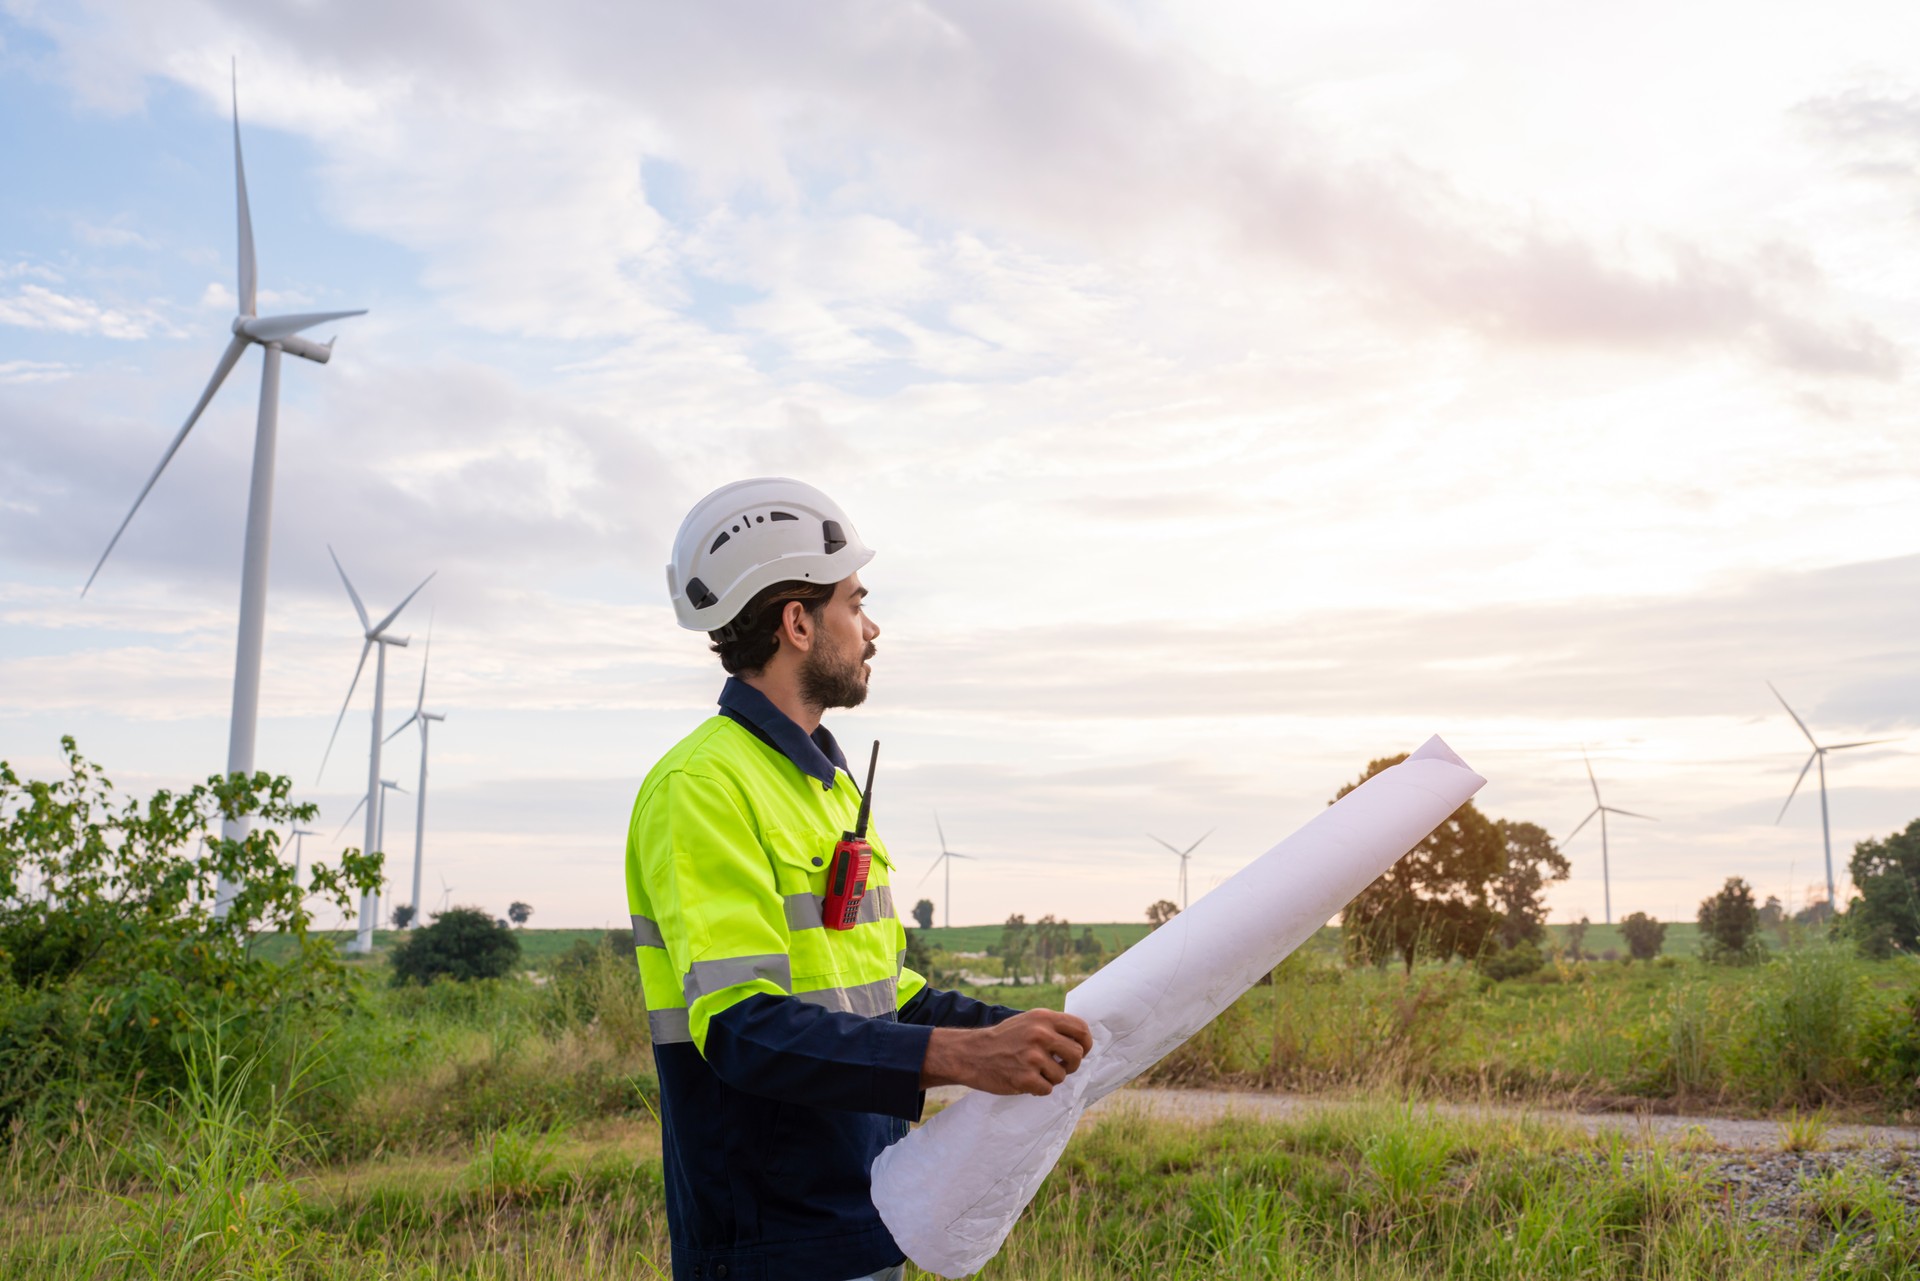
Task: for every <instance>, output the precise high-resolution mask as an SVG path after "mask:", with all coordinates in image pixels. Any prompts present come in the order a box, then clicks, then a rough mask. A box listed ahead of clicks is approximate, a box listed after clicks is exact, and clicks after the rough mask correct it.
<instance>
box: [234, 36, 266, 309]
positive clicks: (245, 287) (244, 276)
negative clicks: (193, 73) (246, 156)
mask: <svg viewBox="0 0 1920 1281" xmlns="http://www.w3.org/2000/svg"><path fill="white" fill-rule="evenodd" d="M233 188H234V202H235V204H236V205H237V206H238V207H239V222H240V314H241V315H243V316H251V315H253V311H254V296H255V294H256V293H257V292H258V290H259V285H260V273H259V267H258V265H257V264H256V263H255V262H254V258H253V214H252V213H251V212H250V211H249V210H248V208H247V167H246V165H245V163H243V162H242V161H241V159H240V62H239V59H237V58H236V59H235V60H234V65H233Z"/></svg>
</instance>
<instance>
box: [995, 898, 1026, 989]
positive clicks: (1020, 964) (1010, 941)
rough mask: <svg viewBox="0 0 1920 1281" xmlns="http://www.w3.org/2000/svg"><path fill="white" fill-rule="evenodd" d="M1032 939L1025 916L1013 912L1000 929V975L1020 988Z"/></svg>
mask: <svg viewBox="0 0 1920 1281" xmlns="http://www.w3.org/2000/svg"><path fill="white" fill-rule="evenodd" d="M1032 943H1033V938H1032V935H1031V932H1030V931H1029V929H1028V926H1027V918H1026V916H1025V914H1023V913H1020V912H1015V913H1014V914H1013V915H1012V916H1009V917H1008V918H1007V923H1006V924H1005V925H1004V926H1002V927H1001V929H1000V967H1001V971H1002V973H1004V974H1005V975H1006V976H1007V977H1008V978H1010V979H1012V980H1013V985H1014V986H1015V987H1019V986H1020V974H1021V971H1022V970H1024V969H1025V967H1026V960H1027V949H1028V948H1029V947H1030V946H1032Z"/></svg>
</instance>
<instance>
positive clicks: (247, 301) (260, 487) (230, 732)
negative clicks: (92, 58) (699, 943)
mask: <svg viewBox="0 0 1920 1281" xmlns="http://www.w3.org/2000/svg"><path fill="white" fill-rule="evenodd" d="M233 182H234V192H235V196H234V202H235V206H236V209H237V211H238V220H239V224H240V253H239V257H240V279H239V304H240V314H239V315H237V316H235V317H234V318H233V338H232V340H231V341H229V342H228V343H227V349H226V351H225V352H223V353H221V356H220V360H219V362H218V363H217V364H215V365H214V367H213V377H212V378H211V379H209V380H208V382H207V389H206V390H205V391H203V392H201V393H200V400H199V403H197V404H196V405H194V407H193V412H192V413H190V414H188V415H187V421H186V423H185V424H184V425H182V426H181V428H180V430H179V431H178V432H176V433H174V437H173V441H172V443H170V444H169V445H168V446H167V448H166V452H165V453H163V454H161V455H160V465H159V466H158V467H155V468H154V469H153V474H152V475H151V476H149V477H147V483H146V484H145V485H143V486H141V487H140V493H139V495H138V496H137V497H136V498H134V500H133V506H132V507H130V508H128V510H127V515H126V519H125V520H122V521H121V522H120V528H118V529H116V530H114V531H113V537H112V538H110V539H108V540H107V549H106V550H105V551H103V552H101V553H100V559H99V561H98V562H97V563H95V565H94V567H93V573H91V574H89V575H87V582H86V586H84V587H82V588H81V589H80V594H81V595H82V596H85V595H86V594H87V589H88V588H90V587H92V586H93V580H94V579H96V578H98V577H99V576H100V570H101V567H102V566H104V565H105V564H106V563H107V557H109V556H111V555H112V554H113V549H114V546H115V545H116V544H118V543H119V541H120V535H122V534H124V533H126V532H127V526H128V524H130V523H131V522H132V520H133V516H134V513H135V512H137V511H139V510H140V504H141V503H143V502H145V501H146V498H147V495H148V493H150V492H151V491H152V489H153V486H154V483H155V482H156V481H158V480H159V479H160V473H161V472H163V471H165V470H166V469H167V464H168V463H170V462H172V461H173V456H174V454H175V453H176V452H177V451H178V450H179V448H180V445H181V443H182V442H183V441H185V440H186V438H187V433H188V432H190V431H192V430H193V425H194V424H195V423H196V422H198V421H199V420H200V415H201V414H202V413H203V412H205V410H206V408H207V405H208V404H210V403H211V402H212V400H213V397H214V393H215V392H217V391H219V390H220V385H221V384H222V383H224V382H225V381H226V380H227V375H228V374H230V373H232V372H233V367H234V366H235V365H237V364H239V363H240V357H241V356H242V355H244V354H245V353H246V350H247V345H248V344H249V343H252V344H254V345H255V346H258V347H259V348H260V349H261V351H262V353H263V358H262V361H261V365H260V414H259V418H258V420H257V422H256V423H255V426H254V434H253V482H252V485H251V487H250V488H249V490H248V492H247V541H246V552H245V555H244V558H243V559H242V561H241V568H240V635H239V640H238V642H237V644H236V646H235V652H234V660H233V715H232V719H231V721H230V722H229V724H228V729H227V773H228V774H230V775H231V774H251V773H253V756H254V731H255V729H256V727H257V725H258V723H259V719H260V657H261V650H262V646H263V643H264V640H265V635H266V622H267V556H268V544H269V541H270V537H271V534H272V528H273V461H274V451H275V447H276V443H277V436H278V431H279V417H280V354H281V353H282V352H287V353H290V354H292V355H295V356H299V357H301V358H302V359H304V360H311V361H313V362H314V363H315V364H320V365H324V364H326V363H327V360H328V359H329V358H330V357H331V356H332V355H333V342H332V340H331V339H329V340H328V341H327V342H326V343H324V344H322V343H316V342H310V341H308V340H307V339H305V338H299V337H296V336H295V335H297V334H299V333H300V331H301V330H303V329H311V328H312V327H313V326H315V325H320V324H325V323H326V322H327V321H329V320H345V319H346V318H347V317H349V316H364V315H366V312H365V310H364V309H362V310H359V311H322V312H309V313H306V314H302V315H290V316H261V315H257V314H256V309H255V302H256V301H257V297H258V293H259V289H258V285H259V273H258V270H257V266H256V264H255V262H254V256H253V216H252V214H251V213H250V212H249V211H248V208H247V171H246V166H245V165H244V164H243V163H242V162H241V158H240V87H239V76H238V73H237V72H236V74H235V77H234V86H233ZM251 826H252V824H251V822H250V821H249V820H248V819H247V818H245V817H241V818H231V819H226V820H224V821H223V822H222V823H221V825H220V834H221V835H222V836H224V837H226V838H227V839H229V840H241V839H244V838H245V836H246V834H247V831H248V829H249V828H250V827H251ZM238 888H239V887H238V886H235V885H232V884H229V883H228V882H227V881H226V879H225V878H222V879H221V880H220V882H219V884H218V886H217V887H216V888H215V891H214V911H215V913H216V914H217V915H223V916H224V915H225V914H226V910H227V905H228V904H229V903H231V902H232V901H233V896H234V894H235V893H236V892H237V890H238Z"/></svg>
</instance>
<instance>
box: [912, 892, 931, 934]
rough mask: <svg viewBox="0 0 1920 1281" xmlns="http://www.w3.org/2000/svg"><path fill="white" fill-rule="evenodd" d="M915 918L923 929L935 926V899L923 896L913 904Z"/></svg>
mask: <svg viewBox="0 0 1920 1281" xmlns="http://www.w3.org/2000/svg"><path fill="white" fill-rule="evenodd" d="M913 919H914V921H915V922H916V923H917V924H918V925H919V926H920V928H921V929H923V930H930V929H932V928H933V900H932V899H930V898H923V899H921V900H920V901H919V902H918V903H915V904H914V905H913Z"/></svg>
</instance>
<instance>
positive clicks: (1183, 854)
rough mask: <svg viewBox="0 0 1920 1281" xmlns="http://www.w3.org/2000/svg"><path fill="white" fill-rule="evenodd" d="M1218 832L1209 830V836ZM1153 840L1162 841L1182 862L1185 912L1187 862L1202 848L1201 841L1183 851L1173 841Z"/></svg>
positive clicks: (1182, 888) (1183, 906)
mask: <svg viewBox="0 0 1920 1281" xmlns="http://www.w3.org/2000/svg"><path fill="white" fill-rule="evenodd" d="M1216 830H1218V829H1215V828H1208V829H1207V836H1212V835H1213V834H1214V832H1215V831H1216ZM1147 835H1148V836H1153V833H1152V832H1148V833H1147ZM1207 836H1202V837H1201V838H1200V841H1204V840H1206V839H1207ZM1153 839H1154V840H1156V841H1160V843H1161V844H1162V845H1164V846H1166V847H1167V848H1168V849H1169V850H1171V851H1173V854H1174V857H1176V858H1178V859H1179V860H1180V910H1181V911H1182V912H1184V911H1186V910H1187V860H1188V859H1190V858H1192V857H1193V852H1194V851H1195V850H1197V849H1199V848H1200V841H1195V842H1194V843H1193V844H1191V845H1189V846H1187V848H1185V849H1181V848H1180V847H1179V846H1177V845H1175V844H1174V843H1173V842H1172V841H1162V840H1160V838H1159V837H1157V836H1153Z"/></svg>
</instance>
